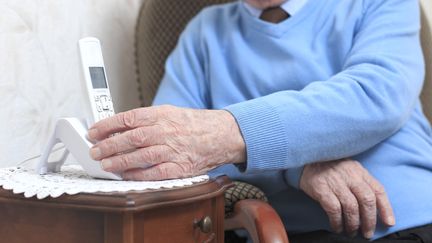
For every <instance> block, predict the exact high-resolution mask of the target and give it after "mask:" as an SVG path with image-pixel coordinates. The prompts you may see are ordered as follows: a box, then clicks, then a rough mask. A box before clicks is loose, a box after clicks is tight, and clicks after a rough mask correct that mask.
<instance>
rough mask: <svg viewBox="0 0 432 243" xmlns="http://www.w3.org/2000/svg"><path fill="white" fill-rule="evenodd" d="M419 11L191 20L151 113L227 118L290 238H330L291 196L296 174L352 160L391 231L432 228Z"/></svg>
mask: <svg viewBox="0 0 432 243" xmlns="http://www.w3.org/2000/svg"><path fill="white" fill-rule="evenodd" d="M419 29H420V23H419V3H418V1H416V0H344V1H341V0H325V1H324V0H319V1H309V2H308V3H307V4H306V5H305V6H304V7H303V9H301V10H300V12H298V13H297V14H296V15H294V16H292V17H291V18H289V19H287V20H285V21H283V22H281V23H279V24H272V23H267V22H263V21H261V20H259V19H258V18H255V17H253V16H251V15H250V14H249V12H247V10H246V9H245V7H244V5H243V4H241V3H240V2H234V3H230V4H224V5H219V6H212V7H209V8H206V9H205V10H203V11H202V12H201V13H200V14H199V15H198V16H197V17H195V18H194V19H193V20H192V21H191V22H190V24H189V25H188V26H187V28H186V30H185V31H184V32H183V34H182V35H181V37H180V40H179V43H178V45H177V47H176V48H175V50H174V52H173V53H172V54H171V56H170V57H169V59H168V60H167V63H166V70H165V71H166V72H165V76H164V78H163V80H162V83H161V86H160V88H159V91H158V93H157V96H156V99H155V101H154V104H156V105H157V104H172V105H177V106H182V107H191V108H200V109H201V108H206V109H226V110H228V111H230V112H231V113H232V114H233V115H234V117H235V118H236V120H237V122H238V124H239V126H240V129H241V132H242V135H243V137H244V139H245V142H246V148H247V168H246V170H245V171H239V170H238V169H237V168H236V167H235V166H233V165H226V166H222V167H220V168H218V169H216V170H215V171H212V174H214V175H216V174H220V173H225V174H228V175H230V176H231V177H233V178H236V179H241V180H245V181H248V182H251V183H253V184H255V185H257V186H259V187H261V188H262V189H263V190H264V191H265V192H266V194H267V195H268V197H269V199H270V203H271V204H272V206H273V207H274V208H275V209H276V210H277V211H278V212H279V214H280V215H281V217H282V220H283V221H284V223H285V226H286V228H287V230H288V231H289V232H308V231H313V230H319V229H330V226H329V223H328V218H327V216H326V214H325V213H324V211H323V210H322V209H321V207H320V206H319V204H318V203H317V202H315V201H313V200H312V199H311V198H309V197H308V196H306V195H305V194H304V193H303V192H302V191H301V190H299V189H298V184H299V178H300V176H301V172H302V168H303V166H304V165H306V164H309V163H313V162H318V161H330V160H335V159H341V158H353V159H355V160H357V161H359V162H361V163H362V165H363V166H364V167H365V168H366V169H367V170H368V171H369V172H370V173H371V174H372V175H373V176H374V177H375V178H377V179H378V180H379V181H380V182H381V183H382V184H383V185H384V187H385V189H386V192H387V193H388V196H389V199H390V201H391V204H392V206H393V209H394V212H395V216H396V225H395V226H394V227H391V228H386V227H384V226H383V225H381V224H380V223H379V225H378V229H377V232H376V233H375V236H374V239H375V238H379V237H382V236H384V235H386V234H389V233H392V232H395V231H399V230H402V229H406V228H410V227H415V226H420V225H424V224H427V223H432V190H431V189H430V187H431V185H432V140H431V135H432V132H431V127H430V125H429V123H428V122H427V120H426V118H425V116H424V114H423V112H422V108H421V104H420V102H419V93H420V90H421V88H422V82H423V79H424V63H423V56H422V52H421V48H420V43H419Z"/></svg>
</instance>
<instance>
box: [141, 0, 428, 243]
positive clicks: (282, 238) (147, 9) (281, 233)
mask: <svg viewBox="0 0 432 243" xmlns="http://www.w3.org/2000/svg"><path fill="white" fill-rule="evenodd" d="M231 1H232V0H182V1H175V0H145V1H144V4H143V6H142V8H141V11H140V15H139V19H138V22H137V27H136V42H135V45H136V64H137V72H138V77H139V80H138V82H139V89H140V100H141V103H142V106H149V105H151V103H152V100H153V97H154V96H155V93H156V91H157V88H158V86H159V81H160V80H161V78H162V76H163V73H164V63H165V60H166V58H167V56H168V55H169V53H170V52H171V51H172V49H173V48H174V47H175V45H176V42H177V39H178V36H179V34H180V33H181V31H182V30H183V29H184V27H185V26H186V24H187V22H188V21H189V20H190V19H191V18H192V17H193V16H194V15H195V14H197V13H198V12H199V11H200V10H201V9H202V8H203V7H205V6H208V5H211V4H221V3H226V2H231ZM427 1H428V0H423V1H422V6H423V8H422V23H423V26H422V45H423V49H424V54H425V60H426V63H427V77H426V82H425V88H424V89H423V93H422V101H423V104H424V109H425V112H426V113H427V115H428V117H429V119H430V120H432V34H431V33H432V29H431V25H432V24H431V22H432V6H431V5H432V4H430V3H428V2H427ZM240 228H243V229H246V230H247V231H248V232H249V234H250V236H251V237H252V239H253V241H254V242H288V238H287V235H286V232H285V228H284V226H283V224H282V222H281V219H280V218H279V216H278V215H277V213H276V212H275V211H274V209H273V208H271V206H270V205H269V204H267V203H266V198H265V195H263V194H262V192H261V191H260V190H259V189H258V188H255V187H253V186H251V185H247V184H244V183H241V182H236V183H235V186H234V187H233V188H231V189H230V190H229V191H228V192H227V193H226V220H225V229H226V230H232V229H240Z"/></svg>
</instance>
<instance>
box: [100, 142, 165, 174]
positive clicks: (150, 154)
mask: <svg viewBox="0 0 432 243" xmlns="http://www.w3.org/2000/svg"><path fill="white" fill-rule="evenodd" d="M171 157H173V155H172V150H171V149H170V148H169V147H167V146H164V145H155V146H151V147H146V148H141V149H137V150H135V151H132V152H130V153H125V154H120V155H115V156H112V157H109V158H107V159H103V160H102V161H101V165H102V168H103V169H104V170H105V171H109V172H117V173H120V172H123V171H126V170H130V169H134V168H148V167H151V166H154V165H157V164H160V163H163V162H166V161H169V160H170V159H171Z"/></svg>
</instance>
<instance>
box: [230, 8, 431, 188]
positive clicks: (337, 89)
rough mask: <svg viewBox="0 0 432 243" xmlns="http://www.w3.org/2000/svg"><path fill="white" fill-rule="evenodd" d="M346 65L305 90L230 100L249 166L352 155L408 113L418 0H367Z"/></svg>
mask: <svg viewBox="0 0 432 243" xmlns="http://www.w3.org/2000/svg"><path fill="white" fill-rule="evenodd" d="M363 12H364V13H363V19H362V20H361V23H360V25H359V27H358V31H357V32H356V35H355V36H354V37H353V38H354V39H353V46H352V49H351V51H350V53H349V54H348V56H347V57H346V59H345V62H344V67H343V69H342V71H341V72H339V73H337V74H335V75H334V76H332V77H331V78H329V79H328V80H317V81H316V82H312V83H310V84H309V85H308V86H306V87H305V88H304V89H303V90H301V91H292V90H288V91H281V92H276V93H273V94H270V95H268V96H264V97H260V98H256V99H253V100H249V101H245V102H241V103H238V104H234V105H231V106H228V107H226V108H225V109H227V110H228V111H230V112H231V113H232V114H233V115H234V116H235V118H236V119H237V122H238V124H239V126H240V129H241V131H242V134H243V136H244V139H245V142H246V148H247V162H248V163H247V169H246V171H249V172H260V171H263V170H280V169H291V173H288V177H289V178H288V182H289V183H290V184H291V185H293V186H296V187H298V182H299V178H300V173H301V171H302V170H301V167H302V166H304V165H306V164H309V163H313V162H318V161H330V160H335V159H341V158H346V157H351V156H354V155H357V154H359V153H361V152H364V151H366V150H368V149H370V148H371V147H373V146H375V145H377V144H378V143H380V142H382V141H383V140H385V139H386V138H388V137H389V136H391V135H392V134H394V133H395V132H396V131H398V130H399V129H400V128H401V127H402V126H403V125H404V123H405V122H406V121H407V120H408V119H409V117H410V115H411V113H412V111H413V109H414V106H415V105H416V104H417V102H418V97H419V93H420V90H421V87H422V82H423V78H424V63H423V57H422V52H421V47H420V41H419V29H420V23H419V5H418V1H407V0H388V1H377V0H369V1H367V0H365V1H364V8H363Z"/></svg>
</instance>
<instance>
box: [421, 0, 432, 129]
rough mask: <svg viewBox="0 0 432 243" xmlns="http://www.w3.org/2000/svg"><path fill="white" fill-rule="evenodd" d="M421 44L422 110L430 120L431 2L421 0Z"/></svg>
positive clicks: (431, 66)
mask: <svg viewBox="0 0 432 243" xmlns="http://www.w3.org/2000/svg"><path fill="white" fill-rule="evenodd" d="M420 2H421V3H422V19H421V20H422V32H421V38H422V46H423V53H424V56H425V61H426V79H425V85H424V87H423V91H422V103H423V110H424V111H425V113H426V115H427V117H428V118H429V121H432V2H431V1H430V0H422V1H420Z"/></svg>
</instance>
